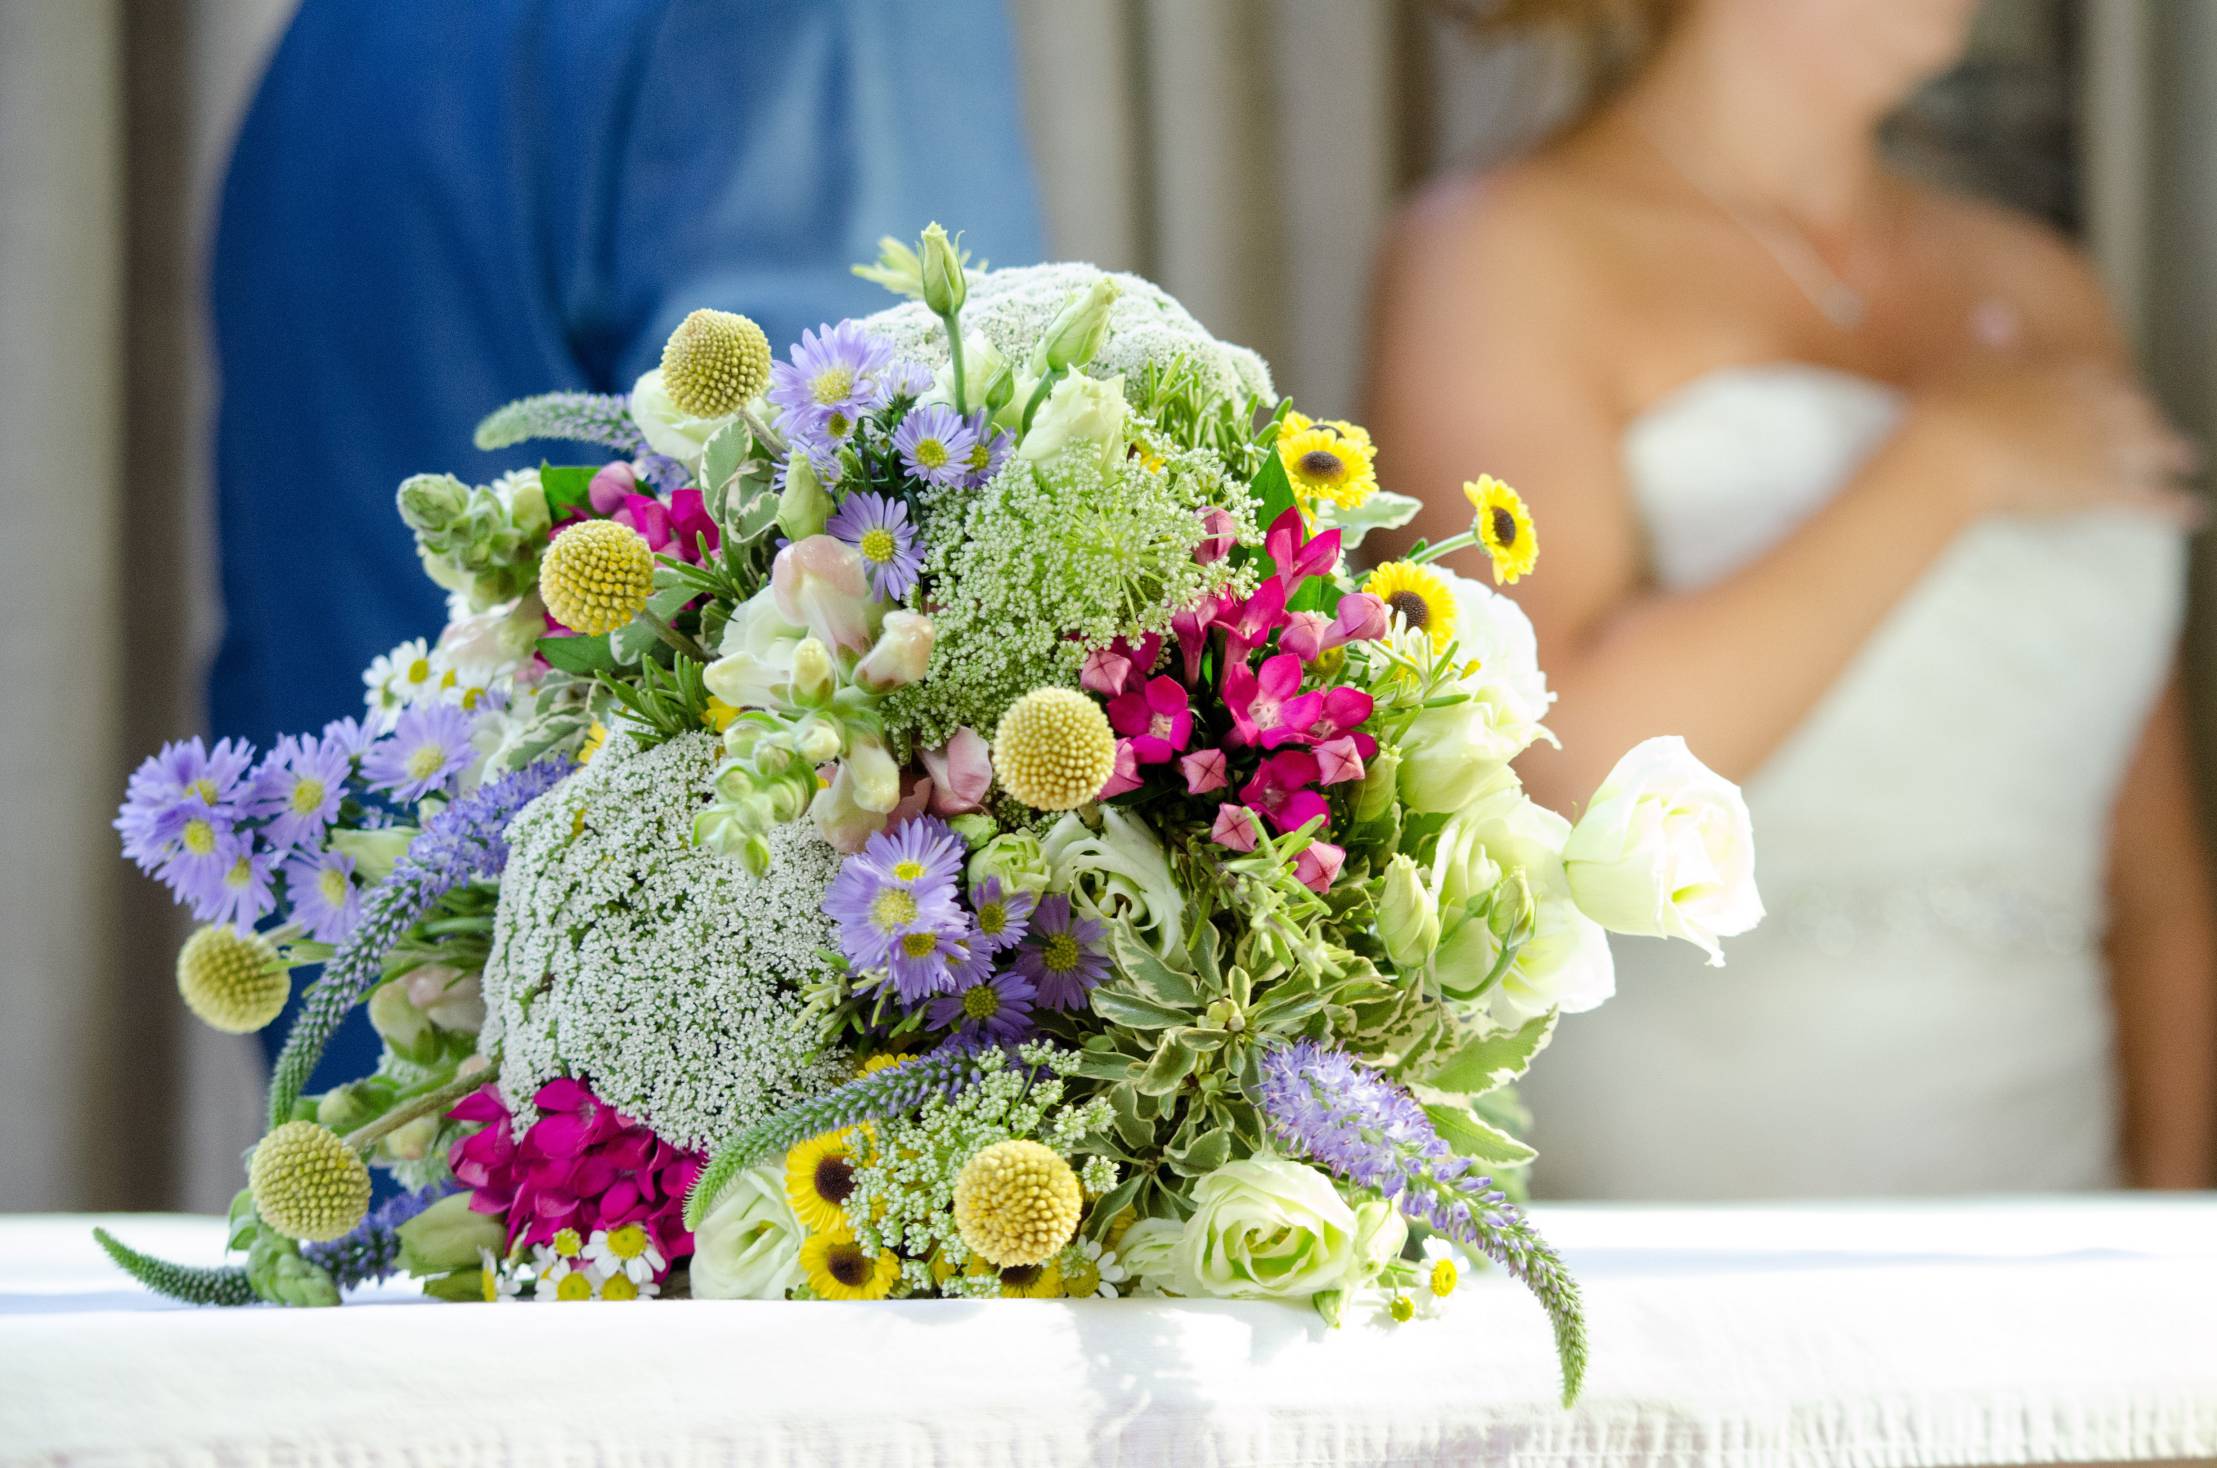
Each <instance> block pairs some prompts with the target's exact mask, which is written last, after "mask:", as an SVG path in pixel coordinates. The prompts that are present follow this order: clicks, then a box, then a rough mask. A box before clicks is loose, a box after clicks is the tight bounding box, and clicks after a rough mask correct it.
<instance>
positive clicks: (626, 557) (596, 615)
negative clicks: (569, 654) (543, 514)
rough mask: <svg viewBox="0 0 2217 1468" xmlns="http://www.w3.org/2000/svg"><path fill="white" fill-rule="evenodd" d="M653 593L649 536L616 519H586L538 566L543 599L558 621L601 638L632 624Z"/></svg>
mask: <svg viewBox="0 0 2217 1468" xmlns="http://www.w3.org/2000/svg"><path fill="white" fill-rule="evenodd" d="M653 593H654V552H653V551H651V550H649V549H648V548H647V541H646V537H645V536H643V535H641V534H640V533H639V532H638V531H636V530H634V529H632V528H631V527H630V526H629V525H618V524H617V523H616V522H615V521H613V520H583V521H580V522H579V523H577V524H575V525H572V526H571V527H570V528H569V529H567V530H565V531H563V532H562V533H561V534H560V535H557V536H556V537H554V543H553V544H552V545H550V546H548V547H547V553H546V555H545V557H544V558H542V559H541V560H540V562H539V597H540V599H541V600H542V601H544V602H545V603H546V604H547V610H548V611H549V612H551V613H553V615H554V620H555V621H557V622H560V623H561V624H562V625H563V626H565V627H567V628H569V629H570V630H571V631H572V632H582V633H584V634H585V635H586V636H587V637H598V636H599V635H600V634H601V633H603V632H613V631H615V630H616V629H617V628H618V627H621V626H623V625H625V624H626V623H628V622H629V621H630V620H631V619H632V618H633V617H636V616H638V615H639V613H640V612H641V611H643V610H644V609H645V608H646V605H647V598H648V597H649V596H651V595H652V594H653Z"/></svg>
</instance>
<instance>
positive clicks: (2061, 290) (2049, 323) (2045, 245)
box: [1908, 185, 2117, 352]
mask: <svg viewBox="0 0 2217 1468" xmlns="http://www.w3.org/2000/svg"><path fill="white" fill-rule="evenodd" d="M1908 187H1909V191H1910V192H1909V198H1910V201H1911V207H1912V209H1913V210H1914V211H1915V213H1914V217H1915V218H1916V220H1917V225H1918V229H1917V234H1918V237H1919V238H1920V239H1921V240H1922V241H1923V242H1924V245H1925V247H1926V249H1927V251H1928V252H1929V253H1930V255H1931V256H1932V257H1933V258H1934V259H1937V260H1945V261H1951V262H1956V265H1957V267H1958V268H1960V269H1966V270H1969V271H1970V272H1972V273H1973V274H1974V275H1975V277H1976V279H1975V281H1974V282H1973V289H1975V290H1977V291H1978V292H1980V293H1981V294H1990V295H1994V296H1998V297H1999V298H2000V299H2002V300H2004V301H2007V302H2009V303H2010V304H2012V305H2014V306H2015V307H2016V308H2017V309H2018V311H2019V312H2021V313H2022V315H2023V317H2024V320H2025V324H2026V327H2027V328H2028V330H2029V331H2030V333H2031V335H2032V337H2033V339H2034V341H2035V342H2036V343H2037V344H2039V345H2042V346H2047V347H2052V348H2057V349H2063V350H2078V351H2090V352H2108V351H2111V350H2113V349H2114V348H2115V347H2116V345H2117V334H2116V329H2115V326H2114V324H2113V318H2112V316H2111V312H2110V307H2109V301H2108V298H2107V296H2106V294H2105V292H2104V291H2103V289H2102V284H2101V279H2100V277H2099V276H2098V275H2097V274H2096V272H2095V269H2094V262H2093V261H2092V260H2091V259H2090V258H2088V256H2087V254H2086V252H2085V250H2084V249H2083V248H2081V247H2080V245H2079V244H2078V242H2077V241H2075V240H2073V239H2071V238H2070V237H2069V236H2068V235H2066V234H2064V233H2063V232H2062V231H2061V230H2059V229H2057V228H2055V227H2054V226H2053V225H2051V224H2049V223H2048V222H2046V221H2045V220H2042V219H2038V218H2036V217H2034V216H2033V215H2030V214H2026V213H2024V212H2022V211H2020V210H2017V209H2012V208H2008V207H2006V206H2004V205H2001V204H1997V203H1993V202H1990V201H1988V200H1984V199H1977V198H1973V197H1970V196H1969V195H1965V194H1958V193H1955V192H1952V191H1950V190H1946V189H1940V188H1933V187H1929V186H1922V185H1910V186H1908Z"/></svg>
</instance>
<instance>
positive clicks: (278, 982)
mask: <svg viewBox="0 0 2217 1468" xmlns="http://www.w3.org/2000/svg"><path fill="white" fill-rule="evenodd" d="M292 987H293V980H292V971H291V970H290V969H288V968H286V967H285V961H284V960H283V959H282V958H279V957H278V956H277V948H276V946H275V945H274V944H272V943H271V942H270V941H269V939H267V938H265V937H263V936H262V935H261V934H259V933H242V932H240V931H239V930H238V929H236V928H233V927H230V926H228V925H226V924H222V923H211V924H209V925H208V926H207V927H204V928H198V929H195V930H194V932H193V935H192V936H191V937H190V938H187V939H186V940H185V946H184V947H183V948H182V949H180V950H178V954H177V992H178V993H179V994H182V995H183V996H184V998H185V1008H187V1009H189V1010H191V1011H192V1012H193V1013H194V1014H195V1015H197V1016H199V1018H200V1019H201V1020H202V1021H203V1022H204V1023H206V1024H208V1025H210V1026H212V1027H214V1028H215V1029H219V1030H221V1031H223V1033H225V1034H226V1035H248V1034H252V1033H253V1032H254V1031H256V1030H258V1029H260V1028H261V1027H262V1026H264V1025H266V1024H268V1023H269V1022H270V1021H271V1020H273V1019H275V1018H277V1015H278V1012H279V1011H280V1010H282V1009H283V1008H284V1007H285V997H286V996H287V995H288V994H290V993H291V992H292Z"/></svg>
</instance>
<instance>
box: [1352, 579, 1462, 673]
mask: <svg viewBox="0 0 2217 1468" xmlns="http://www.w3.org/2000/svg"><path fill="white" fill-rule="evenodd" d="M1362 589H1363V590H1364V591H1367V592H1369V593H1370V594H1371V595H1372V596H1374V597H1376V598H1378V600H1380V601H1382V602H1384V603H1385V604H1386V611H1387V612H1388V613H1390V614H1391V615H1393V616H1396V617H1399V618H1400V619H1401V622H1402V625H1403V626H1405V627H1408V628H1410V629H1411V630H1412V631H1416V632H1421V633H1423V634H1424V636H1425V638H1426V639H1427V640H1428V641H1429V642H1430V643H1431V644H1432V651H1433V652H1435V653H1436V652H1439V651H1441V650H1442V649H1444V648H1445V647H1446V646H1447V645H1448V644H1449V643H1451V642H1453V641H1454V640H1455V594H1454V592H1452V591H1451V590H1449V589H1448V585H1447V578H1446V577H1444V576H1442V575H1440V573H1439V572H1437V571H1435V570H1433V569H1432V568H1431V567H1430V566H1420V565H1418V564H1416V563H1415V562H1414V561H1388V562H1386V563H1385V564H1384V565H1382V566H1380V567H1379V568H1378V569H1377V570H1375V571H1373V572H1371V573H1370V575H1369V576H1368V577H1366V578H1365V579H1364V581H1363V586H1362Z"/></svg>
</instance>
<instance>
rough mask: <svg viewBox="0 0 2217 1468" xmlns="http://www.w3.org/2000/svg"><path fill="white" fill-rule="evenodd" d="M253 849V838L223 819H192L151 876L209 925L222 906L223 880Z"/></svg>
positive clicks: (201, 817) (223, 897) (195, 915)
mask: <svg viewBox="0 0 2217 1468" xmlns="http://www.w3.org/2000/svg"><path fill="white" fill-rule="evenodd" d="M253 850H254V838H252V837H251V836H249V835H247V834H246V833H245V832H244V831H239V830H234V829H232V827H231V824H230V823H229V822H228V821H226V820H224V819H223V818H222V817H220V816H215V815H207V816H194V817H193V818H192V819H190V820H188V821H186V822H185V824H184V827H183V834H182V835H180V836H179V838H178V840H177V843H176V845H175V847H174V848H173V849H172V850H171V851H170V854H169V856H168V857H167V858H166V859H165V860H164V861H163V862H162V864H161V866H160V867H159V868H157V869H156V871H155V873H154V875H156V876H157V877H159V878H161V879H162V881H163V882H164V883H165V884H166V885H167V886H168V887H169V895H170V897H171V898H172V899H173V900H174V901H176V902H177V903H178V904H179V905H181V906H184V907H188V908H190V909H192V914H193V916H194V917H196V918H199V919H200V920H201V921H202V922H211V921H213V920H214V918H215V915H216V913H218V912H219V911H221V910H222V908H223V905H224V899H225V886H224V883H225V879H226V878H227V877H228V876H229V875H230V873H231V870H232V868H234V867H235V866H237V865H238V863H239V862H240V860H241V859H243V858H245V857H246V856H248V855H250V854H251V853H252V852H253Z"/></svg>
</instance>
